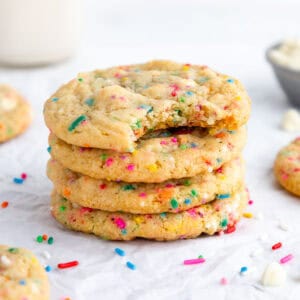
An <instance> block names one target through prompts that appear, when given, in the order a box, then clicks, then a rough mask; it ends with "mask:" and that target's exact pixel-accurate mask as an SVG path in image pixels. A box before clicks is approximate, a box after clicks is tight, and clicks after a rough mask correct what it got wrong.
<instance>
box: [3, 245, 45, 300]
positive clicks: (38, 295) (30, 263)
mask: <svg viewBox="0 0 300 300" xmlns="http://www.w3.org/2000/svg"><path fill="white" fill-rule="evenodd" d="M0 299H1V300H2V299H3V300H4V299H5V300H16V299H24V300H25V299H28V300H29V299H30V300H48V299H49V283H48V279H47V275H46V272H45V270H44V268H43V267H42V266H41V265H40V263H39V262H38V260H37V258H36V257H35V256H34V255H33V253H32V252H30V251H29V250H26V249H22V248H12V247H8V246H4V245H0Z"/></svg>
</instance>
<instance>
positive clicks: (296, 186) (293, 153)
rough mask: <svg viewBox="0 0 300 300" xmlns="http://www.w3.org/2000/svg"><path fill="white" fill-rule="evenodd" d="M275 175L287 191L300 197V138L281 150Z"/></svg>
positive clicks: (275, 166)
mask: <svg viewBox="0 0 300 300" xmlns="http://www.w3.org/2000/svg"><path fill="white" fill-rule="evenodd" d="M274 173H275V177H276V178H277V180H278V182H279V183H280V184H281V185H282V186H283V187H284V188H285V189H286V190H288V191H289V192H291V193H293V194H294V195H297V196H300V137H298V138H297V139H295V140H294V141H293V142H291V143H290V144H289V145H287V146H286V147H284V148H283V149H282V150H280V152H279V153H278V155H277V157H276V160H275V164H274Z"/></svg>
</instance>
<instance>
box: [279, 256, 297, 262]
mask: <svg viewBox="0 0 300 300" xmlns="http://www.w3.org/2000/svg"><path fill="white" fill-rule="evenodd" d="M293 258H294V256H293V254H288V255H287V256H285V257H283V258H281V259H280V263H281V264H285V263H287V262H289V261H290V260H292V259H293Z"/></svg>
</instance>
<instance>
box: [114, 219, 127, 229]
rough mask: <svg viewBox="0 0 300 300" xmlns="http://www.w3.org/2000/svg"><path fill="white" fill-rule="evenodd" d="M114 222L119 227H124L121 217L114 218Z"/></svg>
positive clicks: (124, 223)
mask: <svg viewBox="0 0 300 300" xmlns="http://www.w3.org/2000/svg"><path fill="white" fill-rule="evenodd" d="M114 223H115V224H116V225H117V227H118V228H120V229H124V228H125V227H126V222H125V221H124V220H123V219H122V218H116V219H115V221H114Z"/></svg>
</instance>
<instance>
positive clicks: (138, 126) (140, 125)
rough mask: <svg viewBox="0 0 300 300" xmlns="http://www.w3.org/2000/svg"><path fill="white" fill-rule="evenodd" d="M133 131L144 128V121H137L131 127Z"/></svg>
mask: <svg viewBox="0 0 300 300" xmlns="http://www.w3.org/2000/svg"><path fill="white" fill-rule="evenodd" d="M131 128H132V129H139V128H142V121H141V120H137V121H136V122H135V123H134V125H132V126H131Z"/></svg>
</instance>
